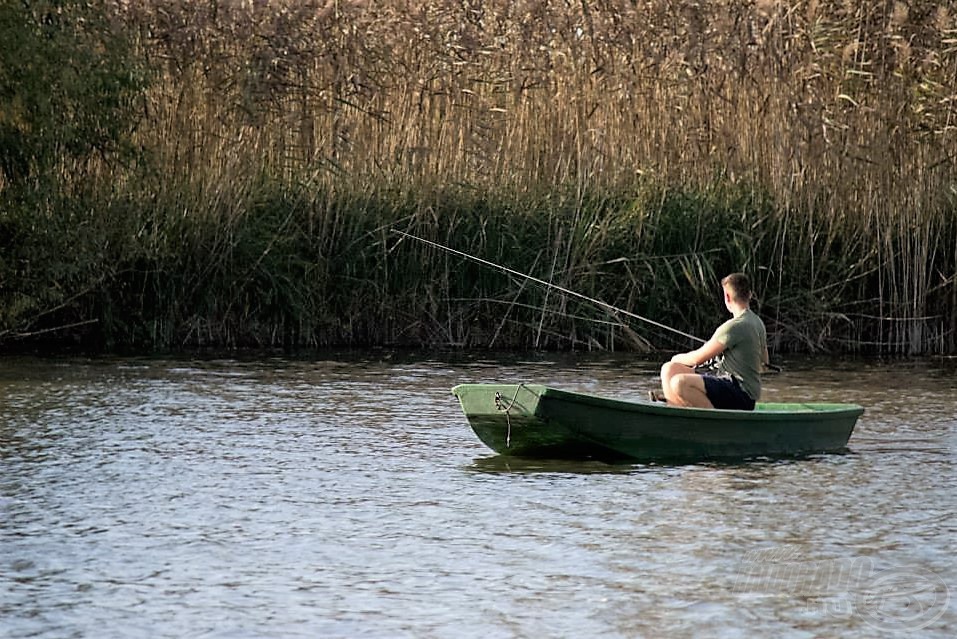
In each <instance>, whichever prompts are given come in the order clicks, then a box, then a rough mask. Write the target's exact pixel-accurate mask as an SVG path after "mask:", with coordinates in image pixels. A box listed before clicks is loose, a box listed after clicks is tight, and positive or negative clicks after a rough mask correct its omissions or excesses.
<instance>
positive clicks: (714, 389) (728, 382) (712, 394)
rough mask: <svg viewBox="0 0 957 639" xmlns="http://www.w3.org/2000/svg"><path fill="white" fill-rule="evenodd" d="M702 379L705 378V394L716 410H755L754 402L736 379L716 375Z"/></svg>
mask: <svg viewBox="0 0 957 639" xmlns="http://www.w3.org/2000/svg"><path fill="white" fill-rule="evenodd" d="M701 377H702V378H704V392H705V393H706V394H707V395H708V399H709V400H710V401H711V405H712V406H714V407H715V408H724V409H731V410H754V400H753V399H751V396H750V395H748V394H747V393H745V392H744V389H743V388H741V385H740V384H739V383H738V380H736V379H735V378H733V377H715V376H714V375H702V376H701Z"/></svg>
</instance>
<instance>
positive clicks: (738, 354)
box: [661, 273, 768, 410]
mask: <svg viewBox="0 0 957 639" xmlns="http://www.w3.org/2000/svg"><path fill="white" fill-rule="evenodd" d="M721 288H722V290H723V291H724V305H725V306H726V307H727V309H728V312H729V313H731V315H732V317H731V319H729V320H728V321H726V322H725V323H724V324H722V325H721V326H719V327H718V330H716V331H715V332H714V335H712V336H711V339H709V340H708V341H707V342H705V343H704V345H703V346H701V347H700V348H698V349H696V350H693V351H690V352H688V353H679V354H677V355H675V356H674V357H672V358H671V361H670V362H668V363H666V364H665V365H664V366H662V367H661V389H662V391H664V396H665V399H666V400H667V401H668V403H669V404H673V405H676V406H689V407H694V408H728V409H738V410H754V404H755V402H756V401H757V400H759V399H760V398H761V370H762V369H763V368H764V367H765V366H766V365H767V364H768V338H767V332H766V331H765V328H764V322H762V321H761V318H760V317H758V316H757V314H756V313H754V312H753V311H752V310H751V307H750V304H751V295H752V293H751V281H750V280H749V279H748V276H747V275H745V274H744V273H732V274H731V275H728V276H727V277H725V278H724V279H723V280H721ZM719 356H720V357H719ZM716 358H717V359H716ZM712 359H716V361H717V362H718V363H717V369H716V371H715V372H714V373H705V374H699V373H696V372H695V368H696V367H698V366H700V365H702V364H704V363H705V362H707V361H708V360H712Z"/></svg>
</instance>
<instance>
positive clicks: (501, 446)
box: [452, 384, 864, 461]
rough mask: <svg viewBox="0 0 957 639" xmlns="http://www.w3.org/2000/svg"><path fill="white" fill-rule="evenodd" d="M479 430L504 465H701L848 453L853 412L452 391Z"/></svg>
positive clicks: (483, 388) (520, 387) (517, 389)
mask: <svg viewBox="0 0 957 639" xmlns="http://www.w3.org/2000/svg"><path fill="white" fill-rule="evenodd" d="M452 393H454V394H455V396H456V397H458V399H459V402H460V403H461V405H462V411H463V412H464V413H465V416H466V418H468V421H469V424H470V425H471V426H472V430H474V431H475V434H476V435H477V436H478V438H479V439H480V440H482V442H483V443H484V444H485V445H486V446H488V447H489V448H491V449H492V450H494V451H495V452H497V453H500V454H502V455H513V456H519V457H540V458H541V457H544V458H552V459H600V460H609V461H614V460H626V459H628V460H636V461H656V460H695V459H697V460H701V459H733V458H736V459H745V458H750V457H782V456H784V457H786V456H801V455H808V454H812V453H831V452H841V451H844V450H846V447H847V441H848V439H850V436H851V433H852V432H853V430H854V425H855V424H856V423H857V418H858V417H860V416H861V414H863V412H864V409H863V408H862V407H860V406H857V405H856V404H834V403H803V404H801V403H787V404H785V403H759V404H758V405H757V406H756V407H755V410H754V411H739V410H715V409H702V408H680V407H675V406H668V405H666V404H663V403H659V402H646V401H626V400H620V399H610V398H605V397H596V396H593V395H587V394H584V393H574V392H569V391H565V390H559V389H556V388H549V387H547V386H541V385H537V384H460V385H458V386H456V387H455V388H453V389H452Z"/></svg>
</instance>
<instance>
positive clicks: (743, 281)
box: [721, 273, 751, 302]
mask: <svg viewBox="0 0 957 639" xmlns="http://www.w3.org/2000/svg"><path fill="white" fill-rule="evenodd" d="M721 286H723V287H727V288H728V289H730V290H731V297H732V299H734V300H735V301H736V302H748V301H750V300H751V280H750V279H748V276H747V275H745V274H744V273H732V274H731V275H728V276H726V277H725V278H724V279H722V280H721Z"/></svg>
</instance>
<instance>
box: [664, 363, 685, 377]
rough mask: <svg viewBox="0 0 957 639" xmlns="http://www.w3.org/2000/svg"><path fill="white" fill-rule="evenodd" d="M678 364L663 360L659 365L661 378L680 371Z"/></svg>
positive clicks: (671, 375)
mask: <svg viewBox="0 0 957 639" xmlns="http://www.w3.org/2000/svg"><path fill="white" fill-rule="evenodd" d="M680 368H681V367H680V365H679V364H675V363H674V362H665V363H664V364H662V365H661V379H670V378H672V377H674V376H675V375H676V374H678V373H680V372H681V370H680Z"/></svg>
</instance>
